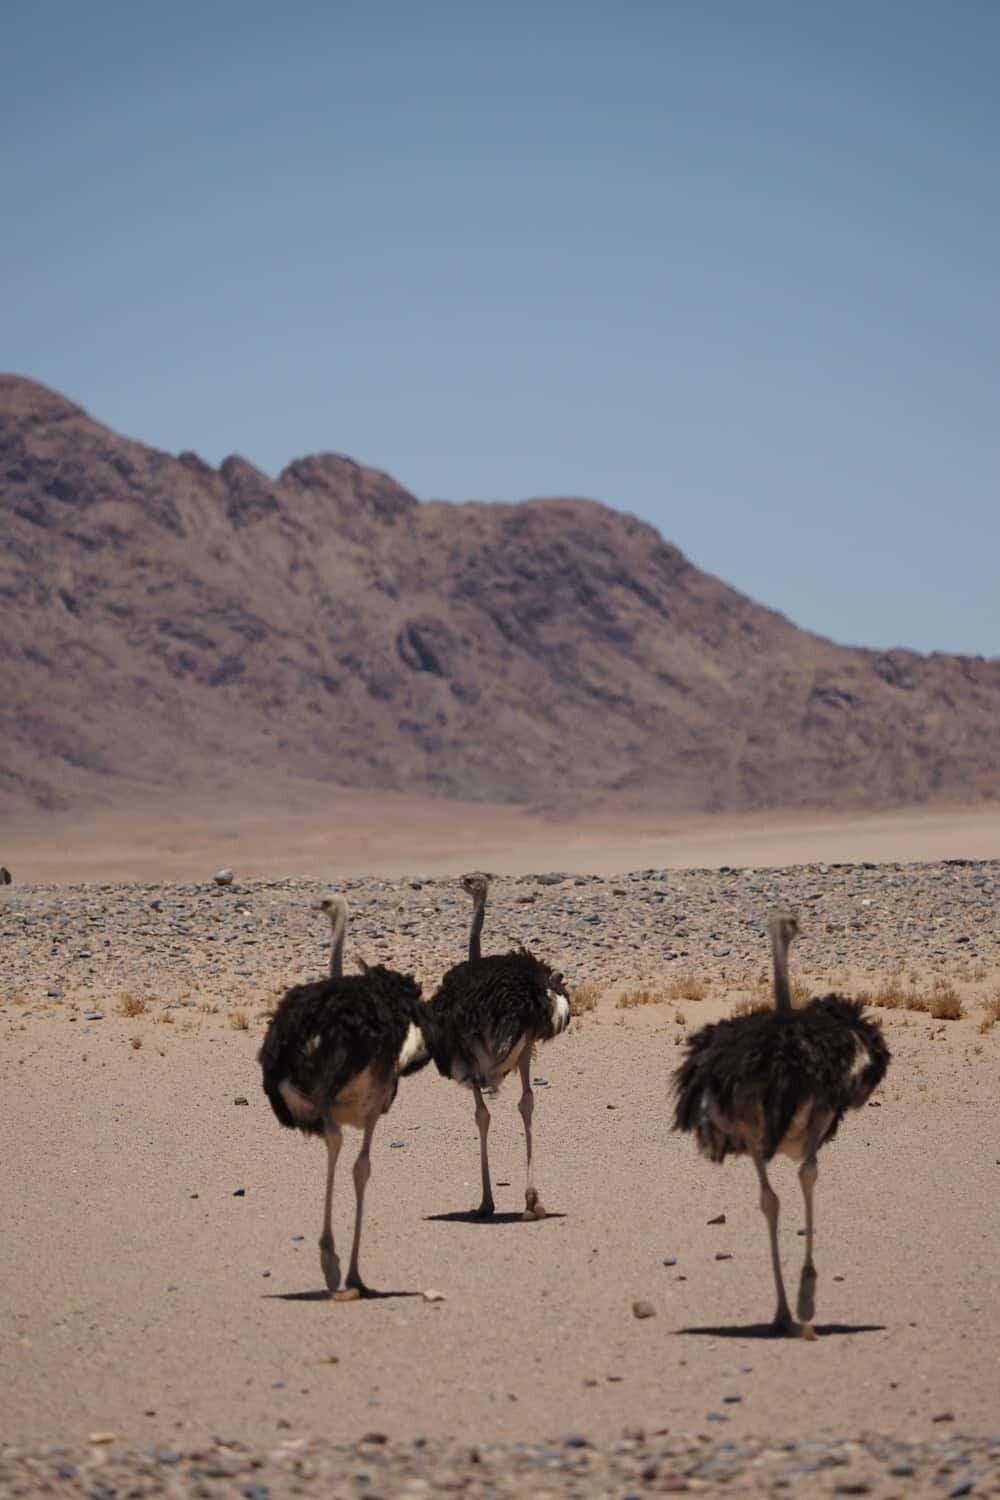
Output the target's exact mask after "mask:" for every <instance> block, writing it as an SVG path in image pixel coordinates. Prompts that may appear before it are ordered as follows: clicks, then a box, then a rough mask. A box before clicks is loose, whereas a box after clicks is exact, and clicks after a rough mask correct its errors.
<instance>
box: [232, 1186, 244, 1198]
mask: <svg viewBox="0 0 1000 1500" xmlns="http://www.w3.org/2000/svg"><path fill="white" fill-rule="evenodd" d="M246 1195H247V1190H246V1188H235V1189H234V1191H233V1197H234V1198H245V1197H246Z"/></svg>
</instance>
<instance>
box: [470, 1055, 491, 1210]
mask: <svg viewBox="0 0 1000 1500" xmlns="http://www.w3.org/2000/svg"><path fill="white" fill-rule="evenodd" d="M472 1093H473V1097H474V1098H475V1101H476V1124H477V1125H478V1127H479V1165H480V1167H481V1168H482V1174H483V1200H482V1202H481V1203H480V1205H479V1207H478V1208H477V1209H476V1214H477V1215H478V1217H479V1218H480V1219H488V1218H490V1217H491V1216H492V1214H493V1211H494V1208H495V1204H494V1202H493V1187H492V1184H491V1183H490V1154H489V1150H488V1149H487V1145H486V1137H487V1136H488V1135H489V1130H490V1112H489V1110H488V1109H487V1108H486V1100H485V1099H484V1098H483V1091H482V1089H481V1088H480V1087H479V1085H478V1083H474V1084H473V1085H472Z"/></svg>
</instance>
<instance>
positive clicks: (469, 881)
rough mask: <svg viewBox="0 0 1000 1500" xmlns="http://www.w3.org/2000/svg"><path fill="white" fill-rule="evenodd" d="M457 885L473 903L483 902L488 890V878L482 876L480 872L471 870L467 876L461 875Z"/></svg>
mask: <svg viewBox="0 0 1000 1500" xmlns="http://www.w3.org/2000/svg"><path fill="white" fill-rule="evenodd" d="M459 885H460V886H461V887H462V890H463V891H464V892H465V894H466V895H467V896H471V897H472V899H473V901H485V900H486V896H487V893H488V892H489V888H490V877H489V876H488V875H484V874H483V872H482V871H481V870H473V871H472V872H471V873H470V874H468V875H463V876H462V878H461V880H460V881H459Z"/></svg>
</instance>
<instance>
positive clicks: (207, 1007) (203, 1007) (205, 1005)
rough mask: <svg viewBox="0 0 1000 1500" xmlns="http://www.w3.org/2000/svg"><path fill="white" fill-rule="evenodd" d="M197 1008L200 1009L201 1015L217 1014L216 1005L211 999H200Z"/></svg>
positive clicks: (217, 1008)
mask: <svg viewBox="0 0 1000 1500" xmlns="http://www.w3.org/2000/svg"><path fill="white" fill-rule="evenodd" d="M198 1009H199V1011H201V1013H202V1015H206V1016H217V1015H218V1014H219V1007H218V1005H216V1004H215V1003H214V1002H213V1001H211V1000H202V1002H201V1003H200V1005H199V1006H198Z"/></svg>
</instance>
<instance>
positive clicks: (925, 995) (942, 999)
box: [872, 975, 965, 1021]
mask: <svg viewBox="0 0 1000 1500" xmlns="http://www.w3.org/2000/svg"><path fill="white" fill-rule="evenodd" d="M910 978H911V981H912V978H913V976H912V975H911V976H910ZM872 1004H873V1005H880V1006H881V1007H882V1008H883V1009H884V1010H917V1011H922V1012H924V1014H926V1015H930V1016H933V1017H934V1019H935V1021H958V1020H961V1018H962V1016H963V1015H964V1014H965V1007H964V1005H963V1004H962V997H961V995H960V994H959V993H958V991H957V990H956V988H955V986H954V985H953V984H952V983H951V981H950V980H948V979H935V980H934V981H933V983H932V984H931V987H930V989H929V990H921V989H919V988H917V986H915V985H913V984H912V982H911V983H910V984H909V985H903V984H901V983H900V982H899V980H898V979H893V978H889V979H884V980H883V981H882V983H881V984H880V985H879V987H878V989H877V990H876V991H875V993H874V995H873V996H872Z"/></svg>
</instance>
